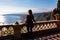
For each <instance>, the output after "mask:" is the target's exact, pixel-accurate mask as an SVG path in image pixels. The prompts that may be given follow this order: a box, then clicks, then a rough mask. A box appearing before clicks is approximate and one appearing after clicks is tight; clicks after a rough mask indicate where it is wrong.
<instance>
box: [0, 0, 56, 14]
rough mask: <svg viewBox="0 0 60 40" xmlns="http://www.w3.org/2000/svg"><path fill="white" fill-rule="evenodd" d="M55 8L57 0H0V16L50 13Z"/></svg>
mask: <svg viewBox="0 0 60 40" xmlns="http://www.w3.org/2000/svg"><path fill="white" fill-rule="evenodd" d="M56 7H57V0H0V14H1V13H2V14H4V13H20V12H27V10H28V9H32V10H33V12H46V11H51V10H52V9H53V8H56Z"/></svg>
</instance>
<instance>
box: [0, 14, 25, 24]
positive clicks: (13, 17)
mask: <svg viewBox="0 0 60 40" xmlns="http://www.w3.org/2000/svg"><path fill="white" fill-rule="evenodd" d="M24 16H25V17H24ZM25 18H26V15H25V14H4V15H0V24H13V23H15V22H16V21H17V22H19V23H20V22H21V21H22V20H24V19H25Z"/></svg>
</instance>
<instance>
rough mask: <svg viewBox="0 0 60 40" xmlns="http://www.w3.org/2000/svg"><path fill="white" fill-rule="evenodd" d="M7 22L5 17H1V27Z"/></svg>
mask: <svg viewBox="0 0 60 40" xmlns="http://www.w3.org/2000/svg"><path fill="white" fill-rule="evenodd" d="M5 22H6V19H5V16H2V15H0V25H4V24H5Z"/></svg>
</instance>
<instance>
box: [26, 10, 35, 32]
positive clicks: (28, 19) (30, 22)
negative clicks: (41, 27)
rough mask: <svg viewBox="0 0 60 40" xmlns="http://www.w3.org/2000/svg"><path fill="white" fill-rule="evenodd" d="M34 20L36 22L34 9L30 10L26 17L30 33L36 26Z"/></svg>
mask: <svg viewBox="0 0 60 40" xmlns="http://www.w3.org/2000/svg"><path fill="white" fill-rule="evenodd" d="M33 21H34V22H35V20H34V16H33V14H32V10H28V15H27V17H26V26H27V31H28V33H29V32H32V28H33V27H34V24H33Z"/></svg>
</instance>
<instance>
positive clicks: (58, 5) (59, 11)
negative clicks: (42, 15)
mask: <svg viewBox="0 0 60 40" xmlns="http://www.w3.org/2000/svg"><path fill="white" fill-rule="evenodd" d="M57 10H58V13H59V14H60V0H58V3H57Z"/></svg>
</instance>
